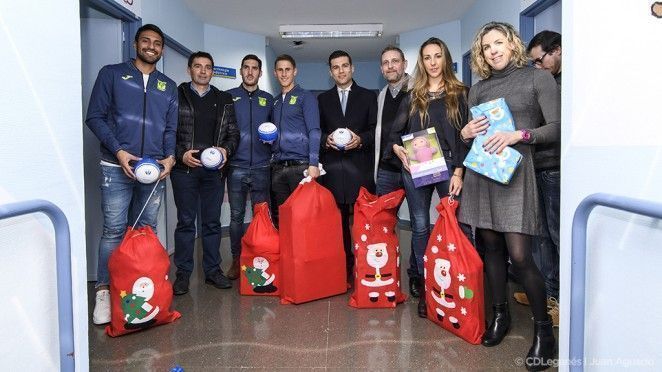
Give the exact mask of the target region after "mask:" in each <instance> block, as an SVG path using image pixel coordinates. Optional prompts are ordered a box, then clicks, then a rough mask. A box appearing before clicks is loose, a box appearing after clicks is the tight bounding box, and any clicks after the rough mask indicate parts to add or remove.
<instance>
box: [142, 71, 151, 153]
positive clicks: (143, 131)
mask: <svg viewBox="0 0 662 372" xmlns="http://www.w3.org/2000/svg"><path fill="white" fill-rule="evenodd" d="M143 79H145V77H144V75H143ZM143 84H145V83H144V82H143ZM147 85H149V77H147ZM146 116H147V88H146V86H145V85H143V126H142V131H141V134H140V157H141V158H142V157H144V156H145V117H146Z"/></svg>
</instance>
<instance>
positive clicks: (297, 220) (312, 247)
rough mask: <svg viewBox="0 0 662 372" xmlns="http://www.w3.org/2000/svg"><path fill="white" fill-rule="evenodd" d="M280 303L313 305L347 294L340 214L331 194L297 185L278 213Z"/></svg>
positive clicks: (318, 187) (310, 185)
mask: <svg viewBox="0 0 662 372" xmlns="http://www.w3.org/2000/svg"><path fill="white" fill-rule="evenodd" d="M278 212H279V213H278V214H279V215H280V253H281V256H280V260H281V266H280V272H281V274H282V277H283V281H282V282H281V283H282V288H281V292H280V302H281V303H283V304H288V303H295V304H300V303H303V302H308V301H313V300H317V299H320V298H324V297H329V296H335V295H338V294H341V293H345V292H346V291H347V282H346V269H345V251H344V249H343V241H342V225H341V222H340V211H339V210H338V207H337V206H336V201H335V199H334V198H333V194H331V191H329V190H327V189H326V188H324V186H322V185H320V184H319V183H317V182H316V181H310V182H305V183H302V184H300V185H299V186H298V187H297V188H296V189H295V190H294V192H293V193H292V195H290V197H289V198H288V199H287V200H286V201H285V203H283V204H282V205H281V206H280V208H279V209H278Z"/></svg>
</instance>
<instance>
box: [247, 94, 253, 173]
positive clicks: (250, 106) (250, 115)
mask: <svg viewBox="0 0 662 372" xmlns="http://www.w3.org/2000/svg"><path fill="white" fill-rule="evenodd" d="M248 118H249V121H248V123H249V125H250V128H251V131H250V135H251V136H250V137H251V152H250V157H249V160H248V164H249V165H250V167H251V168H252V167H253V136H254V134H255V131H254V129H255V128H253V95H252V94H249V95H248Z"/></svg>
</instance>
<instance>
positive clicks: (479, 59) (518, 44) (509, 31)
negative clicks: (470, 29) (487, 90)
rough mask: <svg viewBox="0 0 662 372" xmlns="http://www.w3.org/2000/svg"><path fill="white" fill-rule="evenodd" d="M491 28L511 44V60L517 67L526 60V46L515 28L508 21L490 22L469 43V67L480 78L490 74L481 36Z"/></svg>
mask: <svg viewBox="0 0 662 372" xmlns="http://www.w3.org/2000/svg"><path fill="white" fill-rule="evenodd" d="M492 30H497V31H499V32H500V33H501V34H503V36H505V37H506V39H507V40H508V43H510V44H511V45H512V46H513V49H512V52H513V55H512V57H511V61H512V62H515V65H516V66H517V67H524V66H526V64H527V62H528V58H527V55H526V48H525V47H524V43H523V42H522V39H520V37H519V34H518V33H517V31H516V30H515V28H514V27H513V26H512V25H511V24H510V23H505V22H490V23H487V24H485V25H484V26H483V27H481V28H480V30H478V33H477V34H476V37H474V41H473V43H472V44H471V69H472V70H473V71H474V72H475V73H476V74H478V75H479V76H480V77H481V78H483V79H487V78H488V77H490V76H492V67H490V65H489V64H487V61H485V56H484V55H483V45H482V44H483V36H485V34H487V33H488V32H490V31H492Z"/></svg>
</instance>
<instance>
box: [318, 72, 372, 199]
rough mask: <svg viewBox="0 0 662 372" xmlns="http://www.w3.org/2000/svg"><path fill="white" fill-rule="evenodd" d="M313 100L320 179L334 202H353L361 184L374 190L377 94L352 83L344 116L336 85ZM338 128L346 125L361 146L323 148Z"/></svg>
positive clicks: (369, 189)
mask: <svg viewBox="0 0 662 372" xmlns="http://www.w3.org/2000/svg"><path fill="white" fill-rule="evenodd" d="M317 99H318V101H319V110H320V129H321V130H322V138H321V149H320V161H321V162H322V164H323V165H324V169H325V170H326V172H327V174H326V175H325V176H322V177H320V182H321V183H322V184H323V185H324V186H326V187H327V188H328V189H329V190H331V192H332V193H333V196H335V198H336V202H337V203H340V204H353V203H354V202H355V201H356V197H357V195H358V193H359V188H360V187H361V186H364V187H366V188H367V189H368V191H370V192H373V193H374V191H375V190H374V189H375V184H374V180H373V175H372V173H373V164H374V157H375V156H374V148H373V146H374V142H375V125H376V124H377V95H376V94H375V93H374V92H373V91H371V90H368V89H365V88H362V87H360V86H358V85H357V84H356V82H354V83H353V84H352V87H351V90H350V91H349V96H348V97H347V107H346V109H345V115H343V113H342V108H341V107H340V98H339V97H338V88H337V87H336V86H333V88H331V89H329V90H327V91H326V92H323V93H321V94H320V95H319V96H318V97H317ZM338 128H349V129H351V130H352V132H354V133H356V134H357V135H358V136H359V137H361V144H362V145H361V147H360V148H356V149H352V150H348V151H337V150H335V149H333V148H326V139H327V137H328V136H329V135H330V134H331V133H333V131H335V130H336V129H338Z"/></svg>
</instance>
